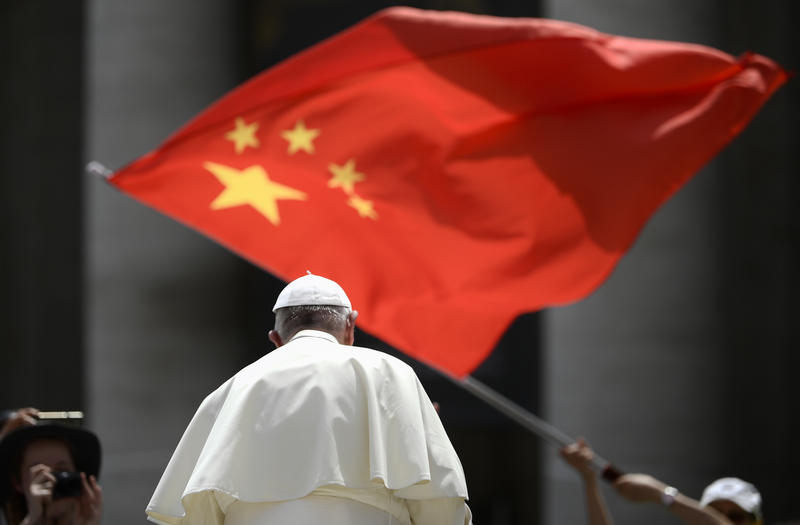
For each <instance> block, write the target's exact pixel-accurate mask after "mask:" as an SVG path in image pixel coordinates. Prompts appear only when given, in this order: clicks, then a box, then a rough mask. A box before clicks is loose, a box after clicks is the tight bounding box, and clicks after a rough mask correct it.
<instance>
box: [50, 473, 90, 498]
mask: <svg viewBox="0 0 800 525" xmlns="http://www.w3.org/2000/svg"><path fill="white" fill-rule="evenodd" d="M53 476H55V478H56V483H55V485H53V499H60V498H77V497H78V496H80V495H81V492H82V491H83V483H82V481H81V475H80V474H79V473H77V472H63V471H59V472H53Z"/></svg>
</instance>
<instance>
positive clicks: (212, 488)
mask: <svg viewBox="0 0 800 525" xmlns="http://www.w3.org/2000/svg"><path fill="white" fill-rule="evenodd" d="M376 483H378V484H380V485H381V486H385V487H386V488H388V489H390V490H391V491H393V493H394V495H395V496H396V497H398V498H405V499H410V500H427V499H434V498H463V499H466V498H467V488H466V482H465V479H464V472H463V469H462V467H461V463H460V462H459V460H458V456H457V455H456V453H455V450H454V449H453V447H452V445H451V443H450V440H449V439H448V437H447V434H446V433H445V430H444V428H443V427H442V424H441V421H440V420H439V416H438V415H437V414H436V411H435V409H434V408H433V405H432V403H431V401H430V399H429V398H428V396H427V394H426V393H425V391H424V389H423V388H422V385H421V384H420V382H419V380H418V378H417V376H416V374H415V373H414V372H413V370H412V369H411V368H410V367H409V366H408V365H406V364H405V363H403V362H402V361H400V360H398V359H395V358H393V357H391V356H389V355H387V354H384V353H382V352H377V351H374V350H369V349H366V348H359V347H352V346H344V345H340V344H339V343H338V342H336V340H335V338H333V337H332V336H330V335H329V334H326V333H324V332H318V331H311V330H308V331H303V332H300V333H299V334H298V335H297V336H295V338H293V339H292V340H291V341H290V342H289V343H287V344H286V345H284V346H282V347H280V348H278V349H276V350H274V351H272V352H271V353H269V354H267V355H266V356H264V357H263V358H261V359H259V360H258V361H256V362H255V363H253V364H251V365H249V366H247V367H246V368H244V369H242V370H241V371H240V372H239V373H237V374H236V375H235V376H233V377H232V378H230V379H229V380H228V381H226V382H225V383H224V384H222V385H221V386H220V387H219V388H218V389H217V390H216V391H214V392H212V393H211V394H210V395H209V396H208V397H206V399H205V400H204V401H203V403H202V404H201V405H200V408H199V409H198V410H197V412H196V413H195V415H194V418H192V421H191V422H190V423H189V426H188V427H187V429H186V431H185V433H184V435H183V437H182V438H181V440H180V442H179V443H178V446H177V448H176V449H175V452H174V453H173V455H172V459H171V460H170V462H169V464H168V465H167V468H166V470H165V471H164V474H163V475H162V477H161V481H160V482H159V484H158V486H157V488H156V490H155V493H154V494H153V497H152V499H151V500H150V503H149V504H148V506H147V514H148V518H150V519H151V521H155V522H157V523H166V524H188V523H192V524H193V525H194V524H214V523H221V522H222V513H223V512H224V509H220V508H219V504H218V503H217V502H218V501H219V498H218V496H219V494H217V495H215V492H216V493H222V494H224V495H227V496H226V498H227V499H228V500H229V499H230V498H229V497H228V496H230V497H232V498H234V499H238V500H240V501H245V502H267V501H281V500H288V499H295V498H301V497H303V496H305V495H308V494H309V493H310V492H312V491H313V490H315V489H316V488H319V487H323V486H325V485H339V486H342V487H348V488H354V489H368V488H370V487H373V486H375V484H376Z"/></svg>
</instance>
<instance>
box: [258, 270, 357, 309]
mask: <svg viewBox="0 0 800 525" xmlns="http://www.w3.org/2000/svg"><path fill="white" fill-rule="evenodd" d="M311 305H325V306H344V307H346V308H352V307H351V306H350V299H348V298H347V294H346V293H344V290H343V289H342V287H341V286H339V285H338V284H337V283H336V282H334V281H331V280H330V279H326V278H325V277H321V276H319V275H314V274H312V273H311V272H308V271H307V275H304V276H302V277H299V278H297V279H295V280H294V281H292V282H290V283H289V284H287V285H286V288H284V289H283V291H282V292H281V293H280V295H278V300H277V301H275V306H273V307H272V311H273V312H274V311H275V310H277V309H278V308H286V307H287V306H311Z"/></svg>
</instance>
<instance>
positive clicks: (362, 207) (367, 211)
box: [347, 195, 378, 221]
mask: <svg viewBox="0 0 800 525" xmlns="http://www.w3.org/2000/svg"><path fill="white" fill-rule="evenodd" d="M347 204H348V205H349V206H351V207H352V208H355V210H356V211H357V212H358V214H359V215H360V216H361V217H368V218H370V219H372V220H373V221H374V220H377V219H378V213H377V212H376V211H375V208H373V206H372V201H368V200H366V199H362V198H361V197H359V196H358V195H353V196H352V197H350V199H349V200H348V201H347Z"/></svg>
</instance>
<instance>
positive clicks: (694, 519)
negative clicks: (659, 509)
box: [669, 494, 732, 525]
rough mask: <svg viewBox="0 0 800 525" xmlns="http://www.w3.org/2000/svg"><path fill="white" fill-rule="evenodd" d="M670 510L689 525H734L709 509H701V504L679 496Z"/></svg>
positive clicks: (681, 495)
mask: <svg viewBox="0 0 800 525" xmlns="http://www.w3.org/2000/svg"><path fill="white" fill-rule="evenodd" d="M669 510H670V511H671V512H672V513H673V514H675V515H676V516H677V517H679V518H680V519H681V520H682V521H683V522H684V523H687V524H688V525H732V524H731V522H730V521H729V520H728V519H727V518H726V517H725V516H723V515H722V514H720V513H719V512H717V511H715V510H714V509H712V508H709V507H701V506H700V503H698V502H697V501H695V500H693V499H692V498H689V497H687V496H684V495H683V494H678V495H677V496H676V497H675V501H674V502H673V503H672V505H670V507H669Z"/></svg>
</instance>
